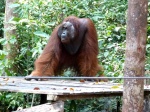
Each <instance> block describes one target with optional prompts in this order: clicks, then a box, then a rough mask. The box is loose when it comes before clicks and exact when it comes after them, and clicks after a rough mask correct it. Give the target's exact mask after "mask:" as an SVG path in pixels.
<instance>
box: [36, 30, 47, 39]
mask: <svg viewBox="0 0 150 112" xmlns="http://www.w3.org/2000/svg"><path fill="white" fill-rule="evenodd" d="M34 34H35V35H37V36H40V37H46V38H49V35H48V34H46V33H44V32H42V31H36V32H34Z"/></svg>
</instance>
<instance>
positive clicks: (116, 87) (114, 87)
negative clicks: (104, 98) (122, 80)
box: [111, 85, 119, 89]
mask: <svg viewBox="0 0 150 112" xmlns="http://www.w3.org/2000/svg"><path fill="white" fill-rule="evenodd" d="M111 89H119V85H115V86H112V87H111Z"/></svg>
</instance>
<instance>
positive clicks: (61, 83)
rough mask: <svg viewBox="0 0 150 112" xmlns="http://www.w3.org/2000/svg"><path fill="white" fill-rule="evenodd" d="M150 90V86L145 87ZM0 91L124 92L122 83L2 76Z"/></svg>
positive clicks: (63, 93)
mask: <svg viewBox="0 0 150 112" xmlns="http://www.w3.org/2000/svg"><path fill="white" fill-rule="evenodd" d="M144 88H145V91H150V86H149V85H147V86H145V87H144ZM0 91H11V92H23V93H36V94H50V95H86V94H89V95H90V94H101V95H102V94H118V93H120V94H121V93H122V91H123V86H122V84H118V83H112V82H89V81H85V82H80V81H73V80H54V79H52V80H49V81H26V80H24V79H15V78H10V79H3V78H0Z"/></svg>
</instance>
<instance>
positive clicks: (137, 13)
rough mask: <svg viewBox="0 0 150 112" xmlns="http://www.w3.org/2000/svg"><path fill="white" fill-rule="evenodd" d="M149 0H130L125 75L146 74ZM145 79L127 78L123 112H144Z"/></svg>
mask: <svg viewBox="0 0 150 112" xmlns="http://www.w3.org/2000/svg"><path fill="white" fill-rule="evenodd" d="M147 10H148V0H128V13H127V32H126V34H127V35H126V53H125V66H124V76H125V77H131V76H132V77H136V76H144V66H145V47H146V37H147V34H146V32H147ZM143 84H144V80H143V79H125V80H124V90H123V109H122V112H143V97H144V90H143Z"/></svg>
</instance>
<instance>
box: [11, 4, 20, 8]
mask: <svg viewBox="0 0 150 112" xmlns="http://www.w3.org/2000/svg"><path fill="white" fill-rule="evenodd" d="M19 6H20V4H17V3H16V4H11V5H9V7H10V8H16V7H19Z"/></svg>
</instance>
